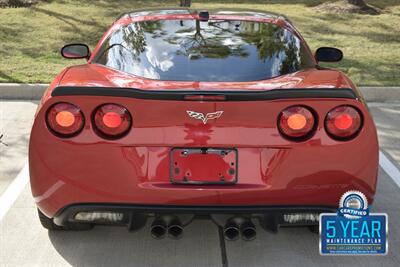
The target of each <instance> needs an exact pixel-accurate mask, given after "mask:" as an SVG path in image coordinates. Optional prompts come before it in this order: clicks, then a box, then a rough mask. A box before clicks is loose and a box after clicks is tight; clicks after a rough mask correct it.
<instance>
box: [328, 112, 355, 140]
mask: <svg viewBox="0 0 400 267" xmlns="http://www.w3.org/2000/svg"><path fill="white" fill-rule="evenodd" d="M361 126H362V117H361V114H360V112H359V111H358V109H356V108H354V107H351V106H339V107H336V108H334V109H332V110H331V111H329V112H328V115H326V119H325V129H326V131H327V133H328V134H329V135H330V136H331V137H332V138H333V139H336V140H349V139H352V138H354V137H355V136H356V135H357V134H358V133H359V131H360V129H361Z"/></svg>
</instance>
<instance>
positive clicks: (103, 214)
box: [74, 211, 124, 223]
mask: <svg viewBox="0 0 400 267" xmlns="http://www.w3.org/2000/svg"><path fill="white" fill-rule="evenodd" d="M74 219H75V220H77V221H83V222H111V223H115V222H121V221H123V219H124V214H123V213H119V212H108V211H94V212H87V211H82V212H79V213H77V214H76V215H75V216H74Z"/></svg>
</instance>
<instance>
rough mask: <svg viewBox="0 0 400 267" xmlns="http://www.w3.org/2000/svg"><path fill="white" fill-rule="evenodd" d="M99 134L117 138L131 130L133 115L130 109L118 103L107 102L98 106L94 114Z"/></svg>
mask: <svg viewBox="0 0 400 267" xmlns="http://www.w3.org/2000/svg"><path fill="white" fill-rule="evenodd" d="M93 122H94V125H95V129H96V130H97V132H98V134H99V135H100V136H101V137H103V138H106V139H117V138H121V137H123V136H124V135H125V134H127V133H128V132H129V130H130V129H131V124H132V117H131V114H130V113H129V111H128V110H127V109H126V108H124V107H123V106H120V105H117V104H105V105H102V106H100V107H98V108H97V109H96V111H95V113H94V116H93Z"/></svg>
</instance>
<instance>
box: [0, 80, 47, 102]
mask: <svg viewBox="0 0 400 267" xmlns="http://www.w3.org/2000/svg"><path fill="white" fill-rule="evenodd" d="M48 86H49V85H48V84H28V83H0V99H1V100H4V99H7V100H40V98H42V95H43V93H44V91H45V90H46V88H47V87H48Z"/></svg>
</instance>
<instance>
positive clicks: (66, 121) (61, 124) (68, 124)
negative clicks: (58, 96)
mask: <svg viewBox="0 0 400 267" xmlns="http://www.w3.org/2000/svg"><path fill="white" fill-rule="evenodd" d="M46 123H47V127H48V128H49V129H50V130H51V131H52V132H53V133H54V134H55V135H57V136H60V137H72V136H75V135H77V134H78V133H79V132H80V131H81V130H82V129H83V126H84V124H85V117H84V116H83V113H82V112H81V110H80V109H79V108H78V107H77V106H75V105H73V104H70V103H66V102H60V103H56V104H54V105H52V106H51V107H50V108H49V109H48V111H47V115H46Z"/></svg>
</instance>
